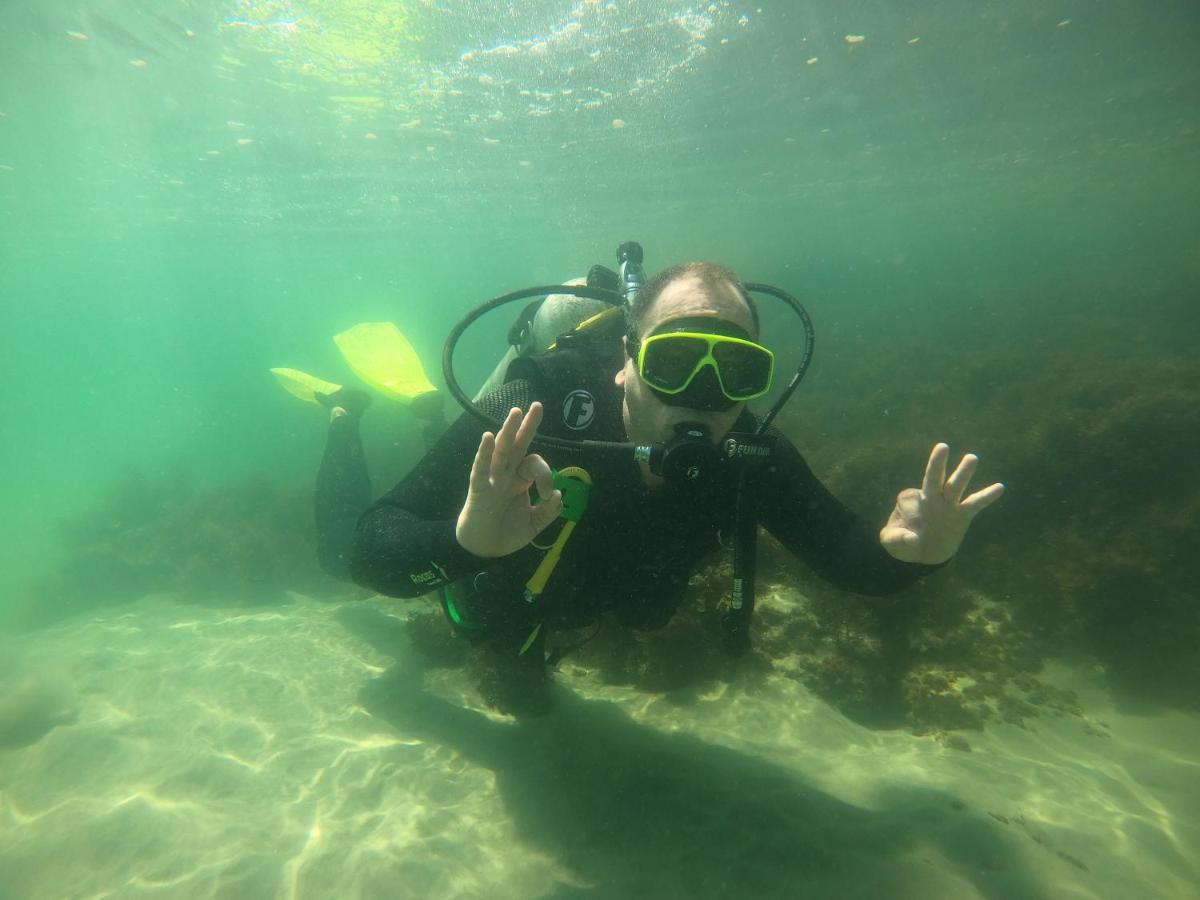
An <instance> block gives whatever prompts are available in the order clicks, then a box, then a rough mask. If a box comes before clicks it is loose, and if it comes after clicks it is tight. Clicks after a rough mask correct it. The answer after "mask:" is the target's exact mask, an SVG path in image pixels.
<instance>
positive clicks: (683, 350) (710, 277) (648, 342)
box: [616, 262, 773, 443]
mask: <svg viewBox="0 0 1200 900" xmlns="http://www.w3.org/2000/svg"><path fill="white" fill-rule="evenodd" d="M627 329H628V333H627V335H626V337H625V351H626V353H625V365H624V366H623V367H622V368H621V370H620V371H619V372H618V373H617V376H616V383H617V385H618V386H620V387H623V388H624V390H625V403H624V416H625V430H626V434H627V436H628V438H629V440H631V441H633V442H634V443H663V442H667V441H669V440H671V439H672V436H673V435H674V434H675V431H676V426H678V425H679V424H681V423H685V422H686V423H694V424H697V425H700V426H702V427H703V428H704V430H706V431H707V432H708V434H709V435H711V437H712V440H713V441H714V442H715V441H719V440H720V439H721V438H722V437H724V436H725V434H726V433H727V432H728V431H729V430H730V428H732V427H733V423H734V422H735V421H736V420H737V418H738V416H739V415H740V414H741V412H742V408H743V407H744V406H745V402H746V400H748V399H753V398H754V397H755V396H760V395H761V394H762V393H765V391H766V388H767V386H769V384H770V378H771V374H772V372H771V366H772V364H773V360H772V358H771V357H770V354H769V353H766V351H764V350H763V349H762V348H761V347H758V345H757V340H758V313H757V311H756V310H755V308H754V305H753V303H752V302H751V301H750V298H749V296H748V295H747V294H746V292H745V290H744V289H743V288H742V286H741V282H740V281H739V280H738V277H737V275H735V274H734V273H733V272H732V271H730V270H729V269H727V268H725V267H723V266H718V265H715V264H713V263H704V262H694V263H686V264H684V265H681V266H675V267H673V268H670V269H667V270H666V271H664V272H661V273H659V274H658V275H657V276H655V277H654V278H653V279H651V280H650V281H649V282H647V283H646V285H645V286H644V287H643V288H642V289H641V291H640V292H639V293H638V296H637V299H636V301H635V302H634V304H633V306H632V307H631V308H630V310H629V311H628V313H627Z"/></svg>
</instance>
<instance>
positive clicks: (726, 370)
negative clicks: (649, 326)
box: [630, 316, 775, 403]
mask: <svg viewBox="0 0 1200 900" xmlns="http://www.w3.org/2000/svg"><path fill="white" fill-rule="evenodd" d="M662 328H664V329H667V330H661V329H660V330H659V331H657V332H656V333H654V334H651V335H650V336H649V337H647V338H644V339H643V340H642V341H641V346H640V347H639V346H637V340H636V338H631V342H632V343H633V344H634V346H632V347H630V355H631V356H633V355H634V354H636V359H637V366H638V374H639V375H641V377H642V380H643V381H645V382H646V384H647V385H649V387H650V388H651V389H652V390H654V392H655V393H657V394H659V395H663V396H665V397H670V398H676V397H679V396H680V395H682V394H684V393H685V392H691V391H692V389H693V387H694V386H696V380H697V377H698V376H700V375H701V373H702V372H704V371H705V370H708V371H709V372H710V373H711V375H712V376H715V378H716V386H717V388H718V389H719V390H720V393H721V395H722V396H724V398H725V399H726V400H727V401H730V402H733V403H743V402H745V401H747V400H754V399H755V398H757V397H761V396H762V395H763V394H765V393H766V392H767V391H769V390H770V389H771V381H772V379H773V377H774V374H775V354H773V353H772V352H771V351H770V350H768V349H767V348H766V347H764V346H762V345H761V344H757V343H755V342H754V341H752V340H750V336H749V335H748V334H746V332H745V331H743V330H742V329H741V328H738V326H736V325H734V324H732V323H730V322H726V321H724V320H723V319H717V318H715V317H709V316H695V317H690V318H685V319H675V320H673V321H671V322H668V323H667V324H666V325H665V326H662ZM710 390H711V386H710Z"/></svg>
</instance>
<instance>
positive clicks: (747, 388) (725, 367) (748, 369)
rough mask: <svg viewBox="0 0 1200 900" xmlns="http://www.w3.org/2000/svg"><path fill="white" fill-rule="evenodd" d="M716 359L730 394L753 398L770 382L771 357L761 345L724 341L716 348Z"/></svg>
mask: <svg viewBox="0 0 1200 900" xmlns="http://www.w3.org/2000/svg"><path fill="white" fill-rule="evenodd" d="M713 359H715V360H716V361H717V367H718V368H719V369H720V371H721V381H722V382H723V383H724V385H725V390H726V392H728V393H729V395H730V396H731V397H734V398H738V399H740V398H743V397H753V396H755V395H757V394H761V393H762V392H763V391H765V390H766V389H767V388H768V387H770V384H771V357H770V355H768V354H767V353H766V352H765V351H764V350H761V349H760V348H758V347H751V346H749V345H747V344H735V343H733V342H732V341H722V342H720V343H718V344H717V345H716V346H714V347H713Z"/></svg>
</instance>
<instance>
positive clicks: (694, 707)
mask: <svg viewBox="0 0 1200 900" xmlns="http://www.w3.org/2000/svg"><path fill="white" fill-rule="evenodd" d="M414 608H416V607H413V606H411V605H409V604H405V603H398V602H396V601H392V600H385V599H383V598H379V599H378V600H377V601H374V602H372V603H366V604H364V603H356V604H349V603H347V604H319V603H316V602H313V601H310V600H307V599H306V598H303V597H298V596H297V597H294V601H293V602H292V603H291V604H290V605H287V606H283V607H277V608H271V609H269V610H263V611H258V612H253V613H244V612H239V613H234V612H229V611H220V610H213V609H209V608H201V607H189V606H184V605H180V604H178V603H168V602H165V601H162V600H154V599H146V600H143V601H139V602H138V603H135V604H131V605H129V606H127V607H124V608H122V609H120V610H116V611H113V612H111V613H109V614H106V615H105V616H103V617H99V618H94V619H91V620H87V621H83V620H80V621H76V622H74V623H71V624H69V625H64V626H59V627H57V628H54V629H51V630H47V631H43V632H39V633H37V634H34V635H31V636H27V637H25V638H22V642H21V644H20V645H19V647H18V650H19V654H20V659H19V660H13V659H10V660H9V661H8V662H7V663H6V665H3V666H0V898H4V900H10V898H12V900H16V898H20V900H27V898H43V897H44V898H63V897H70V898H100V897H149V896H156V897H221V898H255V900H258V898H274V897H287V898H291V897H312V898H325V897H330V898H359V897H362V898H376V897H379V898H392V897H398V898H399V897H414V898H416V897H420V898H473V897H484V896H487V897H504V898H508V897H512V898H541V897H547V898H550V897H553V898H568V897H571V898H573V897H579V898H618V897H619V898H642V897H645V898H676V897H678V898H684V897H687V898H697V897H700V898H706V897H755V898H762V897H788V898H795V897H816V898H823V897H838V898H849V897H872V898H879V897H887V898H924V900H928V898H940V897H947V898H974V897H984V898H1005V900H1008V898H1026V897H1046V898H1128V897H1137V898H1157V897H1162V898H1176V897H1177V898H1191V897H1194V896H1196V894H1195V885H1196V884H1197V883H1200V717H1197V716H1188V715H1183V714H1179V713H1156V714H1154V715H1150V716H1141V717H1137V716H1129V715H1123V714H1121V713H1119V712H1117V711H1116V710H1115V709H1113V707H1112V704H1111V702H1110V700H1109V698H1108V696H1107V694H1106V692H1105V691H1104V689H1103V687H1102V685H1101V682H1100V676H1099V675H1098V674H1097V673H1093V672H1086V673H1085V672H1079V671H1075V670H1070V669H1067V668H1060V669H1056V670H1052V671H1050V672H1048V673H1045V676H1044V677H1045V678H1046V680H1048V681H1051V682H1053V683H1054V684H1056V685H1058V686H1060V687H1067V688H1070V689H1072V690H1075V691H1077V692H1078V693H1079V696H1080V698H1081V701H1082V704H1083V706H1084V709H1085V711H1086V713H1087V716H1088V717H1089V718H1090V719H1091V720H1093V721H1103V722H1104V723H1105V725H1106V726H1107V727H1106V728H1104V729H1095V728H1090V727H1088V725H1087V722H1086V721H1084V720H1080V719H1076V718H1070V717H1068V718H1063V719H1049V720H1038V721H1037V722H1036V725H1035V726H1034V727H1033V728H1031V729H1028V730H1026V729H1022V728H1018V727H1016V726H1010V725H992V724H989V725H988V727H987V730H986V731H985V732H983V733H982V734H972V735H971V746H972V748H973V750H972V751H971V752H962V751H959V750H955V749H949V748H946V747H943V746H942V745H941V744H939V743H937V742H936V741H934V740H931V739H929V738H920V737H915V736H913V735H912V734H910V733H907V732H904V731H894V732H882V731H871V730H868V729H864V728H862V727H860V726H858V725H856V724H854V723H852V722H850V721H849V720H847V719H846V718H845V717H843V716H842V715H841V714H839V713H838V712H837V711H836V710H834V709H832V708H831V707H829V706H828V705H826V704H825V703H823V702H821V701H819V700H817V699H816V698H815V697H813V696H812V695H811V694H810V693H808V692H807V691H806V690H805V689H804V688H803V687H802V686H801V685H800V684H799V683H798V682H797V681H796V680H795V679H793V678H790V677H787V676H786V675H784V674H779V675H773V676H770V677H768V678H767V680H766V682H765V684H764V683H762V682H761V680H760V681H758V682H756V683H755V685H754V687H753V689H751V688H750V687H748V686H746V685H741V684H739V683H738V682H736V681H735V682H732V683H727V684H721V686H720V687H719V688H716V689H714V690H713V691H712V692H711V693H709V694H706V695H704V696H702V697H701V698H700V699H699V700H697V701H696V702H693V703H691V704H688V705H685V706H680V705H675V704H672V703H671V702H669V701H668V700H667V699H666V698H664V697H662V696H658V695H648V694H645V693H641V692H639V691H636V690H633V689H630V688H624V687H613V686H610V685H604V684H602V683H600V681H599V680H598V678H597V677H596V676H595V674H594V673H591V672H589V671H587V670H585V669H582V668H580V667H578V666H572V665H569V664H568V665H564V667H563V671H562V672H560V673H559V674H558V675H557V686H556V689H555V693H556V696H555V701H556V703H555V709H554V712H553V713H552V714H551V715H549V716H547V717H545V718H542V719H538V720H535V721H531V722H522V723H518V722H514V721H513V720H511V719H509V718H507V717H505V716H501V715H497V714H494V713H489V712H487V711H485V710H483V709H482V708H481V706H480V703H479V700H478V698H477V696H476V695H475V693H474V691H473V690H472V688H471V686H470V685H469V684H468V682H467V680H466V676H465V674H464V673H463V672H462V671H461V670H456V669H446V670H430V671H422V670H421V669H420V667H418V666H417V665H416V664H415V663H414V662H413V661H412V660H406V659H404V656H405V654H406V648H407V646H408V644H407V641H406V640H404V635H403V627H404V624H403V618H404V616H405V615H406V613H407V612H409V611H411V610H412V609H414ZM389 649H391V651H392V652H390V653H389V652H388V651H389ZM410 655H411V654H410ZM9 656H10V657H12V656H13V652H12V651H11V650H10V651H9Z"/></svg>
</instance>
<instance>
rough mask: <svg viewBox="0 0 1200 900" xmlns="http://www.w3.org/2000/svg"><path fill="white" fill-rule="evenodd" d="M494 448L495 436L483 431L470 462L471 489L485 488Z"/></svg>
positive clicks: (479, 489) (480, 489) (490, 469)
mask: <svg viewBox="0 0 1200 900" xmlns="http://www.w3.org/2000/svg"><path fill="white" fill-rule="evenodd" d="M495 449H496V436H495V435H494V434H492V433H491V432H490V431H485V432H484V433H483V437H481V438H480V439H479V449H478V450H476V451H475V461H474V462H472V463H471V483H470V484H471V487H470V489H471V490H472V491H475V492H477V491H482V490H486V489H487V486H488V475H489V473H490V472H491V471H492V453H493V451H495Z"/></svg>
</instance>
